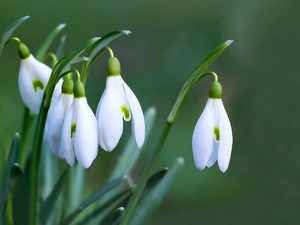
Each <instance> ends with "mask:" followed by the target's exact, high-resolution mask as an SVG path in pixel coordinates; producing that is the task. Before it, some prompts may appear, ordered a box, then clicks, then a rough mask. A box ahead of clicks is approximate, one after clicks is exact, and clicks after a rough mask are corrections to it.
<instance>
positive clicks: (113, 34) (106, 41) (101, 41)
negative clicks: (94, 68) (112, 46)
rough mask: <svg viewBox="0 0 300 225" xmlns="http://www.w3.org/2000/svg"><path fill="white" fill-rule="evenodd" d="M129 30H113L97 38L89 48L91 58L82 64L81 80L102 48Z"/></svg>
mask: <svg viewBox="0 0 300 225" xmlns="http://www.w3.org/2000/svg"><path fill="white" fill-rule="evenodd" d="M130 33H131V31H129V30H120V31H113V32H111V33H109V34H106V35H105V36H103V37H102V38H101V39H99V40H98V41H97V42H96V43H95V44H94V45H93V47H92V48H91V50H90V52H89V54H88V57H89V58H90V59H91V60H90V61H87V62H86V63H85V64H84V66H83V71H82V76H83V81H84V82H85V80H86V77H87V75H88V73H89V69H90V66H91V64H92V63H93V62H94V61H95V60H96V59H97V58H98V56H99V55H100V53H101V52H102V51H103V50H104V48H105V47H106V46H107V45H108V44H109V43H110V42H112V41H113V40H115V39H116V38H119V37H121V36H123V35H129V34H130Z"/></svg>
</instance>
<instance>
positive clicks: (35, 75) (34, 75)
mask: <svg viewBox="0 0 300 225" xmlns="http://www.w3.org/2000/svg"><path fill="white" fill-rule="evenodd" d="M18 51H19V56H20V58H21V65H20V71H19V81H18V83H19V89H20V93H21V97H22V99H23V102H24V104H25V105H26V106H27V107H28V108H29V109H30V111H31V112H33V113H36V114H37V113H39V109H40V105H41V102H42V98H43V94H44V89H45V88H46V86H47V83H48V80H49V77H50V74H51V71H52V70H51V68H50V67H48V66H47V65H45V64H43V63H41V62H39V61H38V60H36V59H35V58H34V57H33V55H32V54H30V51H29V49H28V48H27V47H26V45H24V44H23V43H21V44H20V45H19V48H18Z"/></svg>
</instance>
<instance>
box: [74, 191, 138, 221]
mask: <svg viewBox="0 0 300 225" xmlns="http://www.w3.org/2000/svg"><path fill="white" fill-rule="evenodd" d="M133 191H134V188H128V189H126V190H125V191H122V192H121V193H119V194H116V195H115V196H113V197H112V198H111V199H109V200H108V201H106V202H105V203H104V204H102V205H101V206H99V207H97V208H96V209H94V210H93V211H92V212H91V213H90V214H89V215H87V216H86V217H85V218H84V219H83V220H82V221H80V222H79V223H77V224H76V225H84V224H87V223H88V222H89V221H90V220H93V219H94V218H95V217H96V216H98V215H99V214H101V215H102V214H105V213H106V212H107V210H108V209H110V207H111V205H112V204H114V203H116V202H117V201H119V200H120V199H122V198H124V197H125V196H126V195H127V196H130V195H131V194H132V192H133Z"/></svg>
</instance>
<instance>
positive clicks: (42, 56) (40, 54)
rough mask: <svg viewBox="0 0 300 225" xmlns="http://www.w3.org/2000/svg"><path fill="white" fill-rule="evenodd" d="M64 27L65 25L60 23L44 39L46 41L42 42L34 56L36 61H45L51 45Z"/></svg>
mask: <svg viewBox="0 0 300 225" xmlns="http://www.w3.org/2000/svg"><path fill="white" fill-rule="evenodd" d="M65 26H66V24H65V23H61V24H59V25H58V26H57V27H55V28H54V29H53V30H52V31H51V33H50V34H49V35H48V36H47V37H46V39H45V40H44V41H43V43H42V44H41V45H40V47H39V49H38V50H37V52H36V55H35V57H36V59H38V60H39V61H42V62H44V61H45V60H46V53H47V51H48V49H49V47H50V45H51V43H52V42H53V40H54V38H55V37H56V36H57V35H58V34H59V32H60V31H61V30H62V29H63V28H64V27H65Z"/></svg>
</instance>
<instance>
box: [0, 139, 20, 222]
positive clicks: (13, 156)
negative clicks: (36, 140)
mask: <svg viewBox="0 0 300 225" xmlns="http://www.w3.org/2000/svg"><path fill="white" fill-rule="evenodd" d="M19 142H20V137H19V134H18V133H16V134H15V137H14V139H13V142H12V144H11V148H10V152H9V156H8V160H7V163H6V169H5V171H6V172H5V174H4V181H3V187H2V194H1V212H0V219H1V220H0V221H2V222H3V219H4V211H5V208H6V204H7V196H8V192H9V186H10V179H11V176H10V173H11V168H12V167H13V165H14V163H16V160H17V157H18V151H19ZM3 224H4V223H3Z"/></svg>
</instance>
